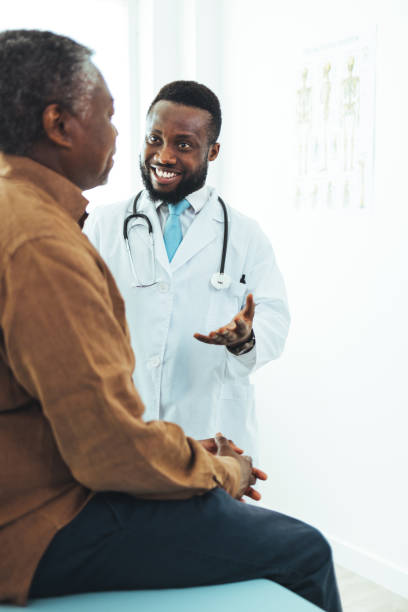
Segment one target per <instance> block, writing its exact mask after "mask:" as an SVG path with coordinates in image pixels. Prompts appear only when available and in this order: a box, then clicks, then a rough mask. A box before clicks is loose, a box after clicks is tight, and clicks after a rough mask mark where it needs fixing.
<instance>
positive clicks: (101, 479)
mask: <svg viewBox="0 0 408 612" xmlns="http://www.w3.org/2000/svg"><path fill="white" fill-rule="evenodd" d="M86 204H87V201H86V200H85V198H83V196H82V195H81V192H80V190H79V189H78V188H77V187H76V186H75V185H73V184H72V183H71V182H70V181H68V180H67V179H65V178H64V177H63V176H61V175H59V174H57V173H55V172H53V171H52V170H49V169H48V168H46V167H45V166H42V165H40V164H38V163H36V162H34V161H32V160H30V159H28V158H25V157H16V156H6V155H2V154H0V219H1V220H0V600H11V601H14V602H16V603H19V604H23V603H24V602H25V601H26V598H27V594H28V591H29V587H30V583H31V580H32V577H33V573H34V571H35V569H36V567H37V565H38V562H39V560H40V558H41V556H42V555H43V553H44V551H45V549H46V548H47V546H48V544H49V543H50V541H51V539H52V538H53V536H54V535H55V533H56V532H57V531H58V530H59V529H61V528H62V527H63V526H64V525H66V524H67V523H68V522H70V521H71V520H72V519H73V518H74V517H75V516H76V515H77V514H78V512H79V511H80V510H81V509H82V508H83V507H84V505H85V504H86V503H87V502H88V501H89V499H90V498H91V497H92V495H93V493H94V492H95V491H107V490H111V491H123V492H126V493H129V494H131V495H134V496H137V497H142V498H148V499H175V498H179V499H180V498H188V497H191V496H193V495H196V494H202V493H204V492H206V491H208V490H210V489H212V488H214V487H215V486H221V487H223V488H225V489H226V490H227V491H228V492H229V493H231V494H232V495H235V494H236V492H237V490H238V482H239V466H238V463H237V462H236V461H235V460H234V459H233V458H230V457H215V456H213V455H211V454H210V453H208V452H207V451H205V450H204V448H203V447H202V446H201V445H200V444H199V443H198V442H196V441H195V440H193V439H191V438H187V437H185V435H184V434H183V432H182V430H181V429H180V427H178V426H177V425H174V424H172V423H166V422H163V421H150V422H147V423H146V422H144V421H143V420H142V414H143V410H144V408H143V404H142V401H141V399H140V397H139V395H138V393H137V391H136V389H135V387H134V385H133V381H132V370H133V367H134V357H133V353H132V350H131V348H130V342H129V334H128V329H127V324H126V320H125V310H124V303H123V300H122V298H121V296H120V294H119V291H118V289H117V287H116V284H115V281H114V280H113V277H112V276H111V274H110V272H109V270H108V268H107V266H106V265H105V263H104V261H103V260H102V258H101V257H100V255H99V254H98V253H97V251H96V250H95V249H94V247H93V246H92V245H91V244H90V242H89V241H88V239H87V238H86V236H85V235H84V234H82V232H81V230H80V228H79V226H78V223H77V221H78V220H79V219H80V218H81V216H82V215H83V213H84V210H85V206H86ZM192 408H193V407H192Z"/></svg>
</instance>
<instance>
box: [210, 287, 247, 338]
mask: <svg viewBox="0 0 408 612" xmlns="http://www.w3.org/2000/svg"><path fill="white" fill-rule="evenodd" d="M245 290H246V285H245V284H244V283H239V282H237V281H232V282H231V285H230V286H229V287H228V289H214V288H213V287H210V296H209V297H210V300H209V308H208V315H207V324H206V327H207V330H208V331H209V332H210V331H214V330H216V329H218V328H219V327H222V326H223V325H227V324H228V323H229V322H230V321H231V319H233V318H234V317H235V315H236V314H238V312H239V311H240V310H241V308H242V304H243V301H244V296H245Z"/></svg>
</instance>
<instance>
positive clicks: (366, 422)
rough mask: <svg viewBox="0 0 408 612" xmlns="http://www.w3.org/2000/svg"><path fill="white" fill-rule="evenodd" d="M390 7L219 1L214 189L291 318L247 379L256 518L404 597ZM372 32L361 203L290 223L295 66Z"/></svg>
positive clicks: (407, 584)
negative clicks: (317, 539) (254, 420)
mask: <svg viewBox="0 0 408 612" xmlns="http://www.w3.org/2000/svg"><path fill="white" fill-rule="evenodd" d="M406 6H407V5H406V3H399V2H396V1H389V2H387V3H384V2H372V1H370V2H368V1H365V0H354V1H353V2H345V1H344V0H343V1H342V2H333V1H332V2H327V1H326V2H323V1H319V0H309V1H308V2H307V3H305V2H303V1H301V0H299V1H297V0H294V1H291V2H286V3H285V4H284V6H283V7H282V3H280V2H279V3H278V2H263V1H259V0H258V1H256V2H251V3H248V2H241V1H238V0H236V1H234V2H232V1H228V0H227V1H226V2H225V8H226V19H225V22H224V23H225V31H224V41H225V43H224V57H225V71H224V86H225V88H226V90H228V92H229V94H228V96H226V97H225V99H224V106H223V110H224V114H225V115H226V116H228V117H229V118H231V121H232V123H231V122H230V125H229V130H227V131H226V132H224V136H225V138H226V142H225V143H223V153H224V160H225V156H226V157H227V165H226V166H225V165H224V167H223V169H224V172H223V184H222V187H223V191H224V192H225V195H226V197H228V199H229V200H230V201H231V203H233V204H234V205H235V206H238V207H239V208H241V209H242V210H243V211H244V212H247V213H249V214H252V215H254V216H255V217H257V218H258V219H260V220H261V221H262V225H263V227H264V229H265V231H266V232H267V233H268V235H269V236H270V237H271V240H272V241H273V244H274V246H275V249H276V253H277V257H278V262H279V264H280V267H281V269H282V271H283V273H284V276H285V279H286V281H287V286H288V292H289V297H290V304H291V310H292V315H293V324H292V328H291V332H290V337H289V340H288V344H287V348H286V351H285V354H284V356H283V358H282V359H281V360H280V361H278V362H276V363H273V364H271V365H269V366H268V367H266V368H264V369H263V370H261V371H260V372H259V373H258V374H257V375H256V377H255V382H256V385H257V397H258V407H259V413H260V418H261V432H262V446H263V456H264V463H265V467H266V469H267V471H269V474H270V480H269V484H268V485H267V486H265V487H263V493H264V503H265V504H266V505H268V506H270V507H273V508H275V509H278V510H281V511H283V512H286V513H289V514H293V515H296V516H298V517H301V518H303V519H305V520H307V521H310V522H311V523H313V524H315V525H317V526H318V527H319V528H321V529H322V530H323V531H324V532H325V533H326V534H328V535H329V536H330V537H331V539H332V541H333V544H334V549H335V552H336V557H337V560H338V561H339V562H341V563H343V565H345V566H347V567H349V568H351V569H354V570H355V571H358V572H360V573H362V574H363V575H366V576H367V577H369V578H372V579H374V580H376V581H378V582H380V583H382V584H384V585H385V586H387V587H388V588H391V589H393V590H395V591H397V592H399V593H401V594H403V595H405V596H406V597H408V547H407V544H408V530H407V526H406V521H407V516H408V499H407V475H406V474H407V467H406V466H407V459H408V452H407V444H406V431H407V425H408V419H407V409H408V390H407V382H406V367H405V364H406V355H407V350H408V333H407V329H408V327H407V322H406V316H407V315H406V313H407V312H408V310H407V306H408V286H407V263H406V262H407V261H408V241H407V229H408V207H407V205H408V197H407V188H406V159H407V154H406V151H405V147H406V142H407V141H406V138H407V135H408V129H407V128H408V118H407V111H406V109H407V108H408V105H407V103H408V88H407V83H408V77H407V69H406V58H407V57H408V41H407V37H406V35H405V32H406V30H407V26H408V18H407V11H406ZM404 7H405V10H403V8H404ZM376 25H377V26H378V49H377V104H376V110H377V113H376V124H375V132H376V151H375V153H376V164H375V201H374V202H373V204H372V206H371V208H369V209H368V210H355V211H344V210H320V211H313V210H309V211H302V212H300V211H296V210H295V209H294V207H293V202H292V199H293V196H292V194H293V176H292V169H293V165H294V164H293V151H294V143H293V124H294V86H293V76H294V75H295V76H297V74H298V69H299V65H301V64H299V54H300V53H301V51H302V49H304V48H307V47H310V46H314V45H319V44H321V43H325V42H331V41H336V40H342V39H343V38H345V37H347V36H350V35H355V34H358V33H360V32H361V31H362V30H365V29H366V28H367V27H375V26H376ZM237 178H238V180H237Z"/></svg>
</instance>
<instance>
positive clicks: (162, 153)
mask: <svg viewBox="0 0 408 612" xmlns="http://www.w3.org/2000/svg"><path fill="white" fill-rule="evenodd" d="M154 158H155V161H156V162H158V163H159V164H163V166H174V165H175V164H176V163H177V158H176V156H175V154H174V151H173V149H172V148H171V147H166V146H163V147H161V148H160V149H159V150H158V151H156V153H155V156H154Z"/></svg>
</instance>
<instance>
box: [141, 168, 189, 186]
mask: <svg viewBox="0 0 408 612" xmlns="http://www.w3.org/2000/svg"><path fill="white" fill-rule="evenodd" d="M149 167H150V171H151V173H150V176H151V177H152V179H153V180H154V181H155V182H157V183H159V184H161V185H168V184H172V185H174V184H176V183H177V182H178V179H179V177H181V176H182V173H181V172H176V171H175V170H170V168H167V169H166V167H162V166H158V165H153V164H151V165H150V166H149Z"/></svg>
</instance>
